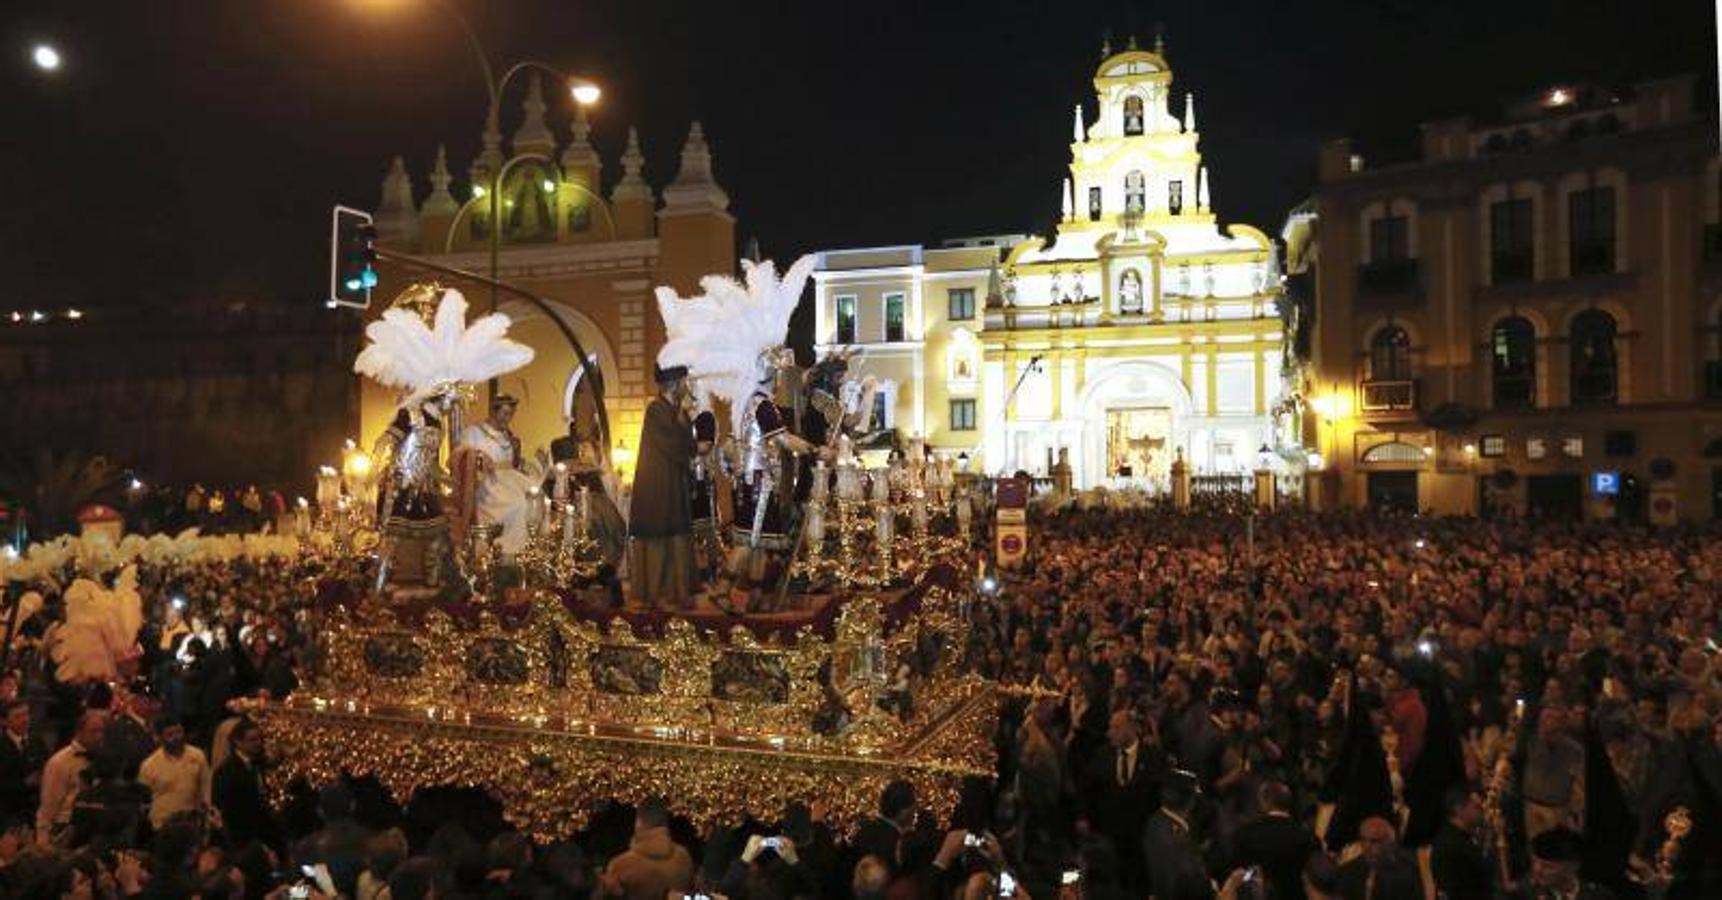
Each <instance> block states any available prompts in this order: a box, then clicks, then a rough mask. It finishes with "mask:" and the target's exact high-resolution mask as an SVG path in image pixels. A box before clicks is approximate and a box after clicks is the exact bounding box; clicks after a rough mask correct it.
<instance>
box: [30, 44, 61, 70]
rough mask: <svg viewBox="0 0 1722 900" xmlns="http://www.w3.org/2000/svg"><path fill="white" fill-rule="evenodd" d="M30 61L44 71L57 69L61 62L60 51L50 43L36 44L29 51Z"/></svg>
mask: <svg viewBox="0 0 1722 900" xmlns="http://www.w3.org/2000/svg"><path fill="white" fill-rule="evenodd" d="M30 61H31V62H34V63H35V64H36V68H38V69H41V70H42V71H44V72H57V71H59V69H60V63H61V62H62V60H61V59H60V51H59V50H57V49H55V48H54V46H53V45H52V44H37V45H36V47H35V49H33V50H31V51H30Z"/></svg>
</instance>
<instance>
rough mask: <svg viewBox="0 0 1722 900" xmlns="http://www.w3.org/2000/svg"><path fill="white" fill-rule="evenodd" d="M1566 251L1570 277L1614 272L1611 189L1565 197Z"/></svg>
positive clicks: (1604, 188) (1596, 188)
mask: <svg viewBox="0 0 1722 900" xmlns="http://www.w3.org/2000/svg"><path fill="white" fill-rule="evenodd" d="M1567 249H1568V252H1569V254H1570V257H1569V258H1570V259H1571V261H1572V263H1571V272H1572V274H1573V275H1596V274H1600V273H1605V272H1612V271H1614V188H1612V187H1593V188H1589V189H1586V190H1582V191H1573V192H1572V193H1570V194H1568V195H1567Z"/></svg>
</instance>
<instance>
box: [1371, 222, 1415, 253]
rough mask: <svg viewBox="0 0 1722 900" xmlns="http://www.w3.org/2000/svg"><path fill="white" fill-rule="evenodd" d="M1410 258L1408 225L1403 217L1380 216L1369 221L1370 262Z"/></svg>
mask: <svg viewBox="0 0 1722 900" xmlns="http://www.w3.org/2000/svg"><path fill="white" fill-rule="evenodd" d="M1410 258H1411V231H1410V223H1409V221H1408V220H1407V219H1406V218H1405V217H1404V216H1382V217H1381V218H1379V219H1374V220H1371V221H1370V223H1369V261H1370V262H1376V263H1379V262H1392V261H1394V260H1401V259H1410Z"/></svg>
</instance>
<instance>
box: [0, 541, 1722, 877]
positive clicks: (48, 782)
mask: <svg viewBox="0 0 1722 900" xmlns="http://www.w3.org/2000/svg"><path fill="white" fill-rule="evenodd" d="M335 574H339V573H335ZM349 574H350V573H349ZM330 575H331V573H329V572H326V571H323V570H321V569H320V568H318V564H317V563H315V562H311V561H302V562H287V561H279V560H237V561H231V562H225V563H210V562H205V563H197V564H189V565H174V566H166V567H159V568H154V569H151V568H148V567H146V568H145V569H144V570H143V571H142V572H140V590H141V591H142V592H143V594H144V596H145V598H146V601H147V602H146V606H147V613H146V624H145V626H144V629H143V632H142V634H141V636H140V641H139V643H140V645H141V651H142V652H141V656H140V657H139V658H137V659H136V660H135V661H134V662H132V664H131V665H129V666H128V667H127V668H128V672H127V677H123V678H121V679H119V680H118V681H117V682H116V683H104V684H60V683H56V682H55V681H54V679H53V677H52V667H51V666H48V665H45V664H44V663H43V662H42V660H43V659H44V657H45V656H46V655H47V654H46V653H45V652H43V650H42V649H41V648H43V647H46V646H50V645H52V643H53V641H54V640H55V634H54V631H55V628H54V625H55V603H54V599H53V598H52V597H51V596H50V597H49V602H48V603H47V604H46V606H45V607H44V611H43V612H42V613H41V614H39V615H37V616H36V617H34V618H33V619H32V620H31V621H29V622H26V623H23V624H22V625H21V626H20V627H19V634H18V640H16V641H15V642H14V644H13V646H12V647H11V648H9V649H8V654H7V662H8V665H7V667H6V668H5V671H4V673H3V677H0V712H3V713H4V718H3V723H0V725H3V730H4V731H5V735H4V736H0V820H3V821H0V825H3V827H4V829H5V830H4V831H3V832H0V895H4V896H10V897H60V896H73V897H131V896H146V897H191V896H199V897H210V898H213V897H277V896H279V897H299V896H305V897H314V896H336V895H339V896H345V897H358V898H367V900H368V898H375V897H389V898H392V900H409V898H420V897H442V898H447V897H587V896H603V897H627V898H630V900H659V898H664V897H666V896H668V897H677V896H681V895H682V894H687V895H689V896H695V897H697V896H702V895H707V896H725V897H731V898H761V900H766V898H779V897H782V898H792V897H825V898H840V897H857V898H882V897H904V898H920V897H926V898H941V900H943V898H964V900H971V898H993V897H1007V896H1009V897H1022V898H1031V897H1033V898H1050V897H1094V898H1111V897H1133V898H1140V897H1155V898H1159V900H1175V898H1176V900H1182V898H1200V897H1210V896H1228V897H1273V898H1288V897H1322V898H1325V897H1346V898H1354V897H1355V898H1400V897H1404V898H1422V897H1434V896H1437V895H1444V896H1447V897H1450V898H1455V900H1458V898H1483V897H1495V896H1513V897H1520V896H1523V897H1586V898H1588V897H1606V896H1610V895H1614V896H1674V897H1679V896H1689V897H1704V896H1722V655H1718V654H1717V652H1716V650H1717V641H1719V640H1722V534H1719V533H1718V532H1716V531H1714V530H1711V531H1699V530H1682V531H1660V532H1654V533H1653V532H1648V531H1639V530H1633V529H1629V528H1620V527H1614V526H1606V525H1592V526H1579V525H1572V526H1564V525H1546V524H1545V525H1536V524H1528V523H1486V522H1480V521H1476V520H1461V519H1451V520H1440V519H1429V518H1419V517H1409V518H1399V517H1383V516H1373V515H1368V514H1361V513H1329V514H1319V515H1317V514H1308V513H1301V512H1284V513H1280V514H1275V515H1264V516H1260V517H1255V518H1253V519H1250V520H1247V524H1246V519H1244V518H1241V517H1240V516H1238V515H1236V514H1235V513H1232V512H1226V511H1210V512H1207V513H1203V512H1197V513H1187V514H1175V513H1171V512H1169V511H1165V510H1160V509H1140V510H1130V511H1120V510H1105V509H1089V510H1079V509H1066V510H1064V511H1060V512H1053V513H1051V514H1047V515H1044V516H1039V517H1038V518H1037V519H1036V520H1035V521H1034V523H1033V552H1032V553H1031V555H1030V559H1029V562H1028V564H1027V565H1026V567H1025V568H1024V569H1022V570H1021V571H1019V572H1014V573H1003V574H1002V575H1001V577H1000V578H999V579H998V581H997V582H996V588H994V589H993V590H992V592H990V593H987V594H984V595H983V596H982V597H981V598H980V600H979V601H978V602H976V603H973V604H971V605H970V606H971V610H972V611H971V616H972V618H973V622H972V625H973V627H972V628H971V629H970V631H969V635H970V637H969V644H968V646H967V647H965V648H963V649H964V658H965V659H966V661H967V664H968V665H970V666H972V667H974V668H975V669H976V670H978V671H980V672H981V673H982V674H985V675H987V676H990V677H992V678H995V679H998V680H1000V681H1002V682H1006V683H1009V684H1012V685H1015V686H1016V687H1017V688H1018V689H1017V690H1013V691H1011V692H1010V699H1008V700H1006V701H1005V702H1004V703H1003V705H1002V708H1001V710H1000V726H999V729H998V732H997V734H996V741H995V743H996V747H997V751H998V754H997V755H998V771H997V775H996V777H995V778H994V779H990V780H984V781H983V780H979V779H975V780H972V781H971V782H970V783H966V784H965V785H964V790H963V791H962V795H961V797H960V800H959V802H958V804H957V808H956V811H955V813H954V814H953V815H952V816H950V817H947V818H943V819H941V817H937V816H934V815H933V814H932V813H931V812H929V811H928V810H927V809H925V808H924V806H925V805H924V804H923V803H922V802H920V801H922V800H924V799H925V798H917V797H916V796H915V794H914V791H913V789H912V788H910V787H909V785H907V784H906V783H902V784H893V785H892V786H890V787H889V788H887V789H886V790H885V791H884V792H883V795H882V796H881V797H880V798H879V806H878V810H877V815H876V816H875V817H874V818H873V819H872V820H870V821H868V822H866V823H865V824H864V825H862V826H861V827H860V829H859V830H858V831H856V832H855V833H849V834H838V833H834V832H833V831H832V830H831V829H830V828H828V827H827V826H826V825H825V824H824V822H823V819H824V816H823V815H822V810H821V804H820V803H819V802H818V799H819V798H813V797H810V798H808V802H807V803H806V804H792V805H791V806H790V807H789V808H788V809H786V810H784V813H783V816H782V819H781V821H776V822H769V823H763V822H757V821H737V822H734V823H730V824H729V826H727V827H724V828H719V829H716V830H713V831H708V832H706V833H696V832H695V831H694V830H693V829H692V828H691V827H689V826H688V825H687V823H686V822H685V821H684V820H682V819H679V818H677V817H676V816H675V812H676V810H675V805H674V798H668V799H667V800H665V801H646V802H642V803H640V804H639V805H638V806H637V807H622V806H617V807H614V808H612V809H609V810H606V811H604V812H602V813H600V814H599V815H598V816H597V817H596V818H595V819H594V820H593V824H592V825H591V827H590V828H588V829H587V830H586V831H585V832H583V833H582V834H581V835H580V836H579V837H578V838H577V839H575V840H571V841H568V842H565V843H562V844H557V845H552V846H542V845H536V844H534V843H533V842H532V841H530V840H528V839H527V838H526V837H524V836H522V835H520V834H518V833H516V832H514V831H512V830H509V828H508V827H507V826H506V825H505V824H504V822H503V820H502V819H501V817H500V814H499V813H498V811H497V810H496V809H495V808H494V806H493V805H487V803H486V802H485V800H484V799H483V798H482V796H480V795H478V794H476V793H475V792H471V791H467V792H461V791H452V790H449V791H439V790H425V791H421V792H420V793H419V794H418V795H415V797H414V798H412V800H411V802H410V803H407V804H405V805H404V806H402V805H398V804H396V803H395V802H393V800H391V799H390V798H387V797H386V796H384V795H383V794H382V792H381V790H380V788H379V787H378V786H377V785H376V784H375V782H370V781H348V780H343V781H337V782H333V783H330V784H325V785H300V786H295V788H294V790H293V791H290V792H289V793H288V795H289V796H291V797H292V798H294V799H293V800H292V801H291V802H288V803H286V804H284V805H276V804H273V803H272V802H271V801H272V800H273V798H275V797H276V795H277V792H276V791H275V790H274V788H276V787H278V786H276V785H273V784H272V782H271V781H270V774H271V773H270V765H269V759H270V748H269V747H268V746H266V745H265V741H264V736H263V733H262V731H261V730H260V729H259V728H258V727H257V726H256V725H255V724H254V723H252V722H250V721H248V720H246V719H245V718H244V717H243V716H240V715H237V714H235V713H233V712H232V711H230V709H229V707H228V701H229V700H231V699H233V698H238V697H247V698H253V697H265V698H280V697H284V696H286V695H287V694H289V693H290V692H291V691H293V690H294V689H295V687H296V685H297V683H298V679H299V677H300V676H301V675H303V674H304V672H305V671H306V669H307V667H311V666H315V665H316V664H317V641H316V637H317V634H318V622H317V610H316V608H315V604H314V597H315V595H316V589H317V587H316V586H317V583H318V581H319V579H321V578H326V577H329V576H330ZM991 584H992V582H989V585H991ZM50 593H51V591H50ZM1677 810H1683V811H1684V813H1685V822H1686V823H1687V825H1688V827H1687V829H1686V830H1685V831H1682V829H1681V828H1680V827H1678V826H1679V823H1680V821H1681V820H1680V818H1679V816H1678V815H1673V814H1675V813H1676V812H1677Z"/></svg>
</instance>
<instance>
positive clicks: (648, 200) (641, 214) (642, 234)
mask: <svg viewBox="0 0 1722 900" xmlns="http://www.w3.org/2000/svg"><path fill="white" fill-rule="evenodd" d="M645 163H646V157H645V155H644V154H642V153H641V152H640V133H639V132H638V131H636V130H635V129H634V128H633V127H632V126H629V128H628V149H627V150H625V151H623V152H622V180H620V181H618V182H616V187H615V188H614V189H613V190H611V191H610V209H611V211H612V212H613V213H614V214H615V217H616V237H617V238H620V239H622V240H638V239H641V238H649V237H651V236H652V207H653V206H655V205H657V200H656V198H654V197H653V196H652V186H651V185H649V184H647V183H646V179H645V177H644V176H642V175H641V174H640V172H641V168H642V167H643V166H644V165H645Z"/></svg>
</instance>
